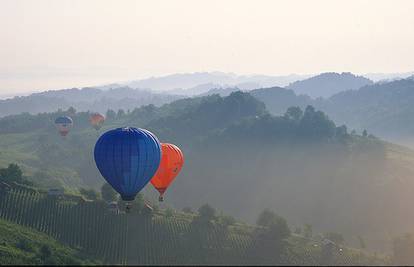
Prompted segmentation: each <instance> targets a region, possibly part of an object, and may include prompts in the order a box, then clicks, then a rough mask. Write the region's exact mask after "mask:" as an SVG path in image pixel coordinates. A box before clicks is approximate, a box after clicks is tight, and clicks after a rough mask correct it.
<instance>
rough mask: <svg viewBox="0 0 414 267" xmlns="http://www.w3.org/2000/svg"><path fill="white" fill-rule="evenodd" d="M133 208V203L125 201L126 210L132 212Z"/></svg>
mask: <svg viewBox="0 0 414 267" xmlns="http://www.w3.org/2000/svg"><path fill="white" fill-rule="evenodd" d="M131 209H132V205H131V203H130V202H127V203H125V212H126V213H130V212H131Z"/></svg>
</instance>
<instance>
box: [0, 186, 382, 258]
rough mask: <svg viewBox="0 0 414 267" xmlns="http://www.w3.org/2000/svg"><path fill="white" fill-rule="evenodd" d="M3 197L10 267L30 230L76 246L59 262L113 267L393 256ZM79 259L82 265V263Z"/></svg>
mask: <svg viewBox="0 0 414 267" xmlns="http://www.w3.org/2000/svg"><path fill="white" fill-rule="evenodd" d="M0 194H1V195H0V196H1V201H0V218H1V220H2V221H1V222H0V231H1V233H2V237H1V238H2V239H3V240H6V243H7V245H6V248H5V250H4V251H5V252H3V251H2V253H6V255H9V256H7V257H8V258H7V259H8V261H9V262H10V263H19V261H18V259H15V257H18V255H19V253H23V254H24V253H26V252H21V251H18V250H16V251H15V249H14V248H13V247H14V245H10V244H15V243H16V242H18V237H17V236H18V235H19V233H20V232H21V233H22V234H24V235H25V234H26V232H27V236H26V238H25V239H26V240H27V242H29V243H30V244H31V243H36V244H42V243H43V242H44V243H50V244H56V242H55V241H52V240H53V239H52V238H48V237H46V236H45V234H47V235H48V236H51V237H53V238H55V239H56V240H58V241H59V242H61V243H62V244H65V246H70V247H72V248H74V249H69V248H65V247H64V246H63V245H57V244H56V245H55V246H56V249H53V251H56V252H54V254H53V255H55V258H56V261H58V262H59V263H62V262H64V261H65V260H66V259H67V260H68V261H69V260H70V259H71V258H70V257H72V256H73V257H75V256H74V255H75V252H76V251H81V252H82V255H88V257H89V259H97V260H99V261H102V262H103V263H111V264H249V263H250V264H266V263H270V264H276V263H277V264H326V263H331V264H346V265H358V264H359V265H360V264H364V265H365V264H369V265H372V264H386V263H387V259H386V258H385V257H378V256H374V255H370V254H368V253H366V252H362V251H360V250H356V249H351V248H348V247H345V246H341V251H340V250H338V249H334V250H333V251H331V252H330V253H329V257H327V256H326V255H325V254H326V253H327V252H326V249H324V246H323V244H322V243H321V242H319V241H315V240H309V239H305V238H304V237H302V236H300V235H292V236H291V237H289V238H288V239H286V240H285V241H283V240H281V241H275V240H273V237H272V235H271V234H270V233H271V232H267V230H266V229H265V228H260V227H259V228H258V227H253V226H249V225H245V224H241V223H237V222H232V221H228V222H227V223H224V221H223V220H222V219H220V216H218V217H217V216H216V217H214V218H212V219H204V218H203V217H200V216H201V215H197V214H194V213H183V212H174V211H171V210H160V211H154V212H152V213H148V212H147V213H146V212H145V209H140V208H139V206H138V205H136V206H135V210H134V211H133V212H132V213H130V214H125V213H123V212H122V211H121V213H120V214H116V213H114V212H112V211H110V210H108V208H107V206H106V204H105V203H104V202H102V201H85V200H83V199H82V198H79V197H77V196H72V195H64V196H61V197H53V196H47V194H45V193H42V192H36V191H29V190H27V189H25V188H24V187H16V186H12V187H11V188H9V189H7V188H3V189H2V190H1V193H0ZM3 220H4V221H8V222H13V223H15V224H19V225H23V226H25V227H30V228H32V229H35V230H36V231H40V232H43V233H44V234H34V233H35V232H36V231H32V232H33V233H32V232H30V231H29V230H27V229H28V228H23V227H20V226H14V225H11V224H10V223H6V222H3ZM5 228H6V229H5ZM13 229H17V230H18V231H17V230H13ZM20 229H26V230H20ZM25 231H26V232H25ZM3 233H4V234H3ZM36 233H37V232H36ZM9 236H10V237H9ZM274 238H276V237H274ZM13 240H16V242H15V241H13ZM272 240H273V241H272ZM13 242H15V243H13ZM25 242H26V241H25ZM27 242H26V243H27ZM3 244H4V242H3ZM30 244H29V245H30ZM10 246H11V248H10ZM16 246H17V245H16ZM59 253H61V254H62V256H61V254H59ZM324 253H325V254H324ZM24 255H25V257H24V258H22V262H24V261H25V260H26V259H27V260H28V259H29V258H30V253H29V254H28V255H26V254H24ZM63 255H67V258H65V257H64V256H63ZM76 255H78V254H76ZM76 258H77V259H78V261H79V260H80V259H81V258H82V257H80V256H77V257H76ZM1 263H2V264H4V263H6V262H5V261H2V262H1ZM31 263H33V262H31Z"/></svg>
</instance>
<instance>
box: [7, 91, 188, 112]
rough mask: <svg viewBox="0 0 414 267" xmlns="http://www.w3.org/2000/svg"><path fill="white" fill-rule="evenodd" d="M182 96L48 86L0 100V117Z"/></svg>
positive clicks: (98, 108)
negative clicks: (50, 88) (38, 91)
mask: <svg viewBox="0 0 414 267" xmlns="http://www.w3.org/2000/svg"><path fill="white" fill-rule="evenodd" d="M179 98H182V96H178V95H170V94H161V93H154V92H152V91H150V90H144V89H132V88H130V87H127V86H123V87H115V88H105V90H103V89H98V88H95V87H85V88H82V89H78V88H72V89H63V90H51V91H46V92H41V93H34V94H31V95H29V96H20V97H14V98H9V99H4V100H0V117H2V116H7V115H11V114H20V113H22V112H28V113H31V114H36V113H41V112H51V111H54V110H58V109H67V108H69V107H70V106H72V107H74V108H75V109H77V110H80V111H87V110H91V111H97V112H106V111H107V110H108V109H114V110H118V109H124V110H128V109H134V108H136V107H140V106H142V105H148V104H154V105H162V104H165V103H169V102H171V101H174V100H177V99H179Z"/></svg>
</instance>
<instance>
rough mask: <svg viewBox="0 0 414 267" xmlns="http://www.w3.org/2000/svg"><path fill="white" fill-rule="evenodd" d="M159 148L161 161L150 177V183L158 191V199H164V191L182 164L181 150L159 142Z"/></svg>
mask: <svg viewBox="0 0 414 267" xmlns="http://www.w3.org/2000/svg"><path fill="white" fill-rule="evenodd" d="M161 148H162V157H161V163H160V166H159V167H158V170H157V172H156V173H155V175H154V177H152V179H151V184H152V185H153V186H154V187H155V189H157V190H158V192H160V197H159V199H158V200H159V201H163V200H164V193H165V191H166V190H167V188H168V186H169V185H170V184H171V182H172V181H173V180H174V178H175V177H176V176H177V175H178V173H179V172H180V171H181V168H182V167H183V164H184V155H183V152H181V150H180V149H179V148H178V147H177V146H176V145H173V144H167V143H161Z"/></svg>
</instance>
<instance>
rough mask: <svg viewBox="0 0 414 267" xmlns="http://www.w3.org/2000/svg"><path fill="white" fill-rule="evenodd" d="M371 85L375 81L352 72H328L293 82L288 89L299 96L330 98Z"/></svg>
mask: <svg viewBox="0 0 414 267" xmlns="http://www.w3.org/2000/svg"><path fill="white" fill-rule="evenodd" d="M370 84H373V81H371V80H370V79H367V78H365V77H363V76H356V75H354V74H352V73H350V72H342V73H336V72H326V73H321V74H319V75H317V76H313V77H311V78H308V79H305V80H301V81H296V82H293V83H291V84H289V85H288V86H287V87H286V88H287V89H292V90H293V91H295V93H296V94H299V95H308V96H310V97H313V98H318V97H323V98H328V97H331V96H332V95H334V94H336V93H339V92H342V91H346V90H355V89H359V88H361V87H362V86H365V85H370Z"/></svg>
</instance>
